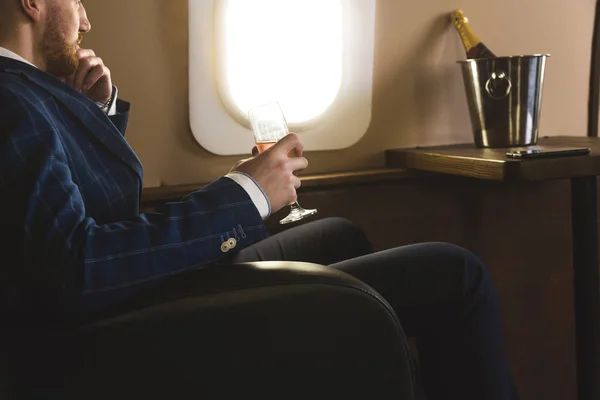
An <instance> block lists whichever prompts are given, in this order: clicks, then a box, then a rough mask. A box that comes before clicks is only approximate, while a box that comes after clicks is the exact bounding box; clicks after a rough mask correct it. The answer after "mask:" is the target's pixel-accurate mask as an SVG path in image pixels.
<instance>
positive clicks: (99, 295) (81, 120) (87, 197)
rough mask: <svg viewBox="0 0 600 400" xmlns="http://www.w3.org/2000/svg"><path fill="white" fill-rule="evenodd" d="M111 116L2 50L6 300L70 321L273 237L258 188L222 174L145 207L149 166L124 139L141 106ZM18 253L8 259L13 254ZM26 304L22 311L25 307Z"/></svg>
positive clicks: (0, 156)
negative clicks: (231, 244)
mask: <svg viewBox="0 0 600 400" xmlns="http://www.w3.org/2000/svg"><path fill="white" fill-rule="evenodd" d="M117 106H118V107H117V110H118V114H117V115H116V116H114V117H107V116H106V114H104V113H103V112H102V111H101V110H100V108H99V107H98V106H97V105H96V104H95V103H94V102H93V101H91V100H89V99H88V98H87V97H85V96H84V95H82V94H80V93H79V92H77V91H75V90H73V89H72V88H71V87H69V86H68V85H66V84H64V83H62V82H61V81H60V80H58V79H56V78H55V77H53V76H51V75H49V74H47V73H45V72H43V71H41V70H38V69H36V68H35V67H32V66H30V65H27V64H25V63H21V62H19V61H16V60H12V59H8V58H4V57H0V193H1V195H0V210H1V211H2V215H3V217H2V218H3V223H2V225H1V229H2V231H4V235H3V236H6V238H4V239H2V240H1V241H0V243H1V244H0V249H1V254H2V257H3V258H4V259H5V260H10V261H8V262H3V263H2V265H1V266H0V291H2V293H1V297H0V304H2V305H0V307H4V308H6V309H7V310H8V311H9V312H17V311H18V312H22V311H23V310H29V311H32V310H36V311H37V312H38V313H39V312H40V310H42V311H43V313H45V314H51V315H57V316H64V315H71V314H72V313H75V314H81V313H83V314H86V313H89V312H90V311H94V310H99V309H102V308H104V307H107V306H109V305H111V304H113V303H115V302H117V301H119V300H121V299H125V298H128V297H130V296H131V295H133V294H134V293H136V292H138V291H139V290H141V289H142V288H145V287H147V286H151V285H153V284H155V283H156V282H158V281H160V280H161V278H164V277H168V276H171V275H174V274H178V273H181V272H183V271H186V270H190V269H195V268H202V267H206V266H210V265H214V264H215V263H217V262H218V261H219V260H220V259H222V258H223V256H224V253H223V251H222V250H221V245H222V243H223V242H224V241H227V240H228V239H230V238H235V239H236V240H237V243H238V244H237V247H236V250H239V249H241V248H243V247H245V246H248V245H249V244H251V243H254V242H256V241H259V240H261V239H262V238H264V237H265V236H266V235H267V232H266V229H265V227H264V224H263V222H262V219H261V217H260V215H259V213H258V211H257V210H256V207H255V206H254V204H253V203H252V201H251V200H250V198H249V196H248V194H247V193H246V192H245V191H244V189H243V188H241V187H240V186H239V185H238V184H237V183H235V182H233V181H232V180H230V179H228V178H221V179H218V180H216V181H215V182H213V183H211V184H210V185H208V186H206V187H205V188H203V189H201V190H198V191H196V192H193V193H191V194H189V195H188V196H186V197H185V198H183V199H182V200H181V201H179V202H174V203H169V204H167V205H166V206H165V207H164V208H162V209H161V210H159V212H156V213H145V214H140V213H139V202H140V194H141V190H142V166H141V164H140V161H139V160H138V158H137V156H136V154H135V153H134V151H133V150H132V149H131V147H130V146H129V145H128V144H127V142H126V141H125V139H124V137H123V132H124V131H125V126H126V124H127V117H128V112H129V104H128V103H126V102H123V101H119V102H118V105H117ZM6 256H8V257H6ZM15 310H17V311H15Z"/></svg>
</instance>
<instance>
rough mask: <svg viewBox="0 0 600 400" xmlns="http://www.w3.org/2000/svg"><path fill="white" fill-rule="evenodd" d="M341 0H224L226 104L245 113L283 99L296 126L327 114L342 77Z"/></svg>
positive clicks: (220, 27)
mask: <svg viewBox="0 0 600 400" xmlns="http://www.w3.org/2000/svg"><path fill="white" fill-rule="evenodd" d="M341 1H342V0H220V2H219V3H217V4H218V6H217V18H216V21H217V23H216V27H215V28H216V32H215V33H216V39H217V43H218V45H217V48H216V49H217V51H216V57H217V65H218V68H217V71H219V73H220V74H221V76H220V77H219V79H218V80H219V91H220V93H221V96H222V97H223V98H224V100H225V103H226V105H227V106H228V107H229V108H231V107H233V108H234V109H235V110H234V112H235V113H239V114H240V115H241V116H243V117H244V118H245V117H246V115H247V112H248V110H249V109H250V108H252V107H254V106H258V105H261V104H264V103H268V102H271V101H279V103H280V104H281V107H282V109H283V111H284V113H285V115H286V118H287V120H288V122H289V123H290V124H291V125H294V124H302V123H306V122H308V121H310V120H313V119H315V118H317V117H319V116H320V115H321V114H323V113H324V112H325V111H326V110H327V109H328V107H329V106H330V105H331V104H332V103H333V102H334V101H335V99H336V97H337V95H338V93H339V91H340V86H341V82H342V71H343V64H344V63H343V61H344V59H343V56H344V54H343V44H344V43H343V15H344V14H343V8H342V4H341ZM227 103H229V104H227Z"/></svg>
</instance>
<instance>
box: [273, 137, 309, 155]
mask: <svg viewBox="0 0 600 400" xmlns="http://www.w3.org/2000/svg"><path fill="white" fill-rule="evenodd" d="M272 148H273V149H278V150H281V151H283V152H285V153H286V154H287V153H289V152H290V151H292V150H293V151H294V154H296V155H302V152H303V151H304V146H303V145H302V141H300V137H299V136H298V135H297V134H295V133H290V134H288V135H286V136H285V137H284V138H283V139H281V140H280V141H279V142H277V144H275V146H273V147H272Z"/></svg>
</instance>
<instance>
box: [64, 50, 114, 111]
mask: <svg viewBox="0 0 600 400" xmlns="http://www.w3.org/2000/svg"><path fill="white" fill-rule="evenodd" d="M77 58H78V59H79V67H78V68H77V71H75V73H74V74H73V75H71V76H70V77H68V78H67V79H65V83H67V84H68V85H69V86H71V87H72V88H73V89H75V90H77V91H79V92H81V93H83V94H85V95H86V96H88V97H89V98H90V99H92V100H93V101H95V102H98V103H106V102H107V101H108V100H109V99H110V96H111V95H112V80H111V78H110V70H109V69H108V68H107V67H106V66H105V65H104V62H103V61H102V59H101V58H100V57H97V56H96V53H94V51H93V50H89V49H79V50H77Z"/></svg>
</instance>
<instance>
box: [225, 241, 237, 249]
mask: <svg viewBox="0 0 600 400" xmlns="http://www.w3.org/2000/svg"><path fill="white" fill-rule="evenodd" d="M226 243H227V244H229V250H233V249H235V246H237V240H235V239H234V238H231V239H229V240H228V241H227V242H226Z"/></svg>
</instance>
